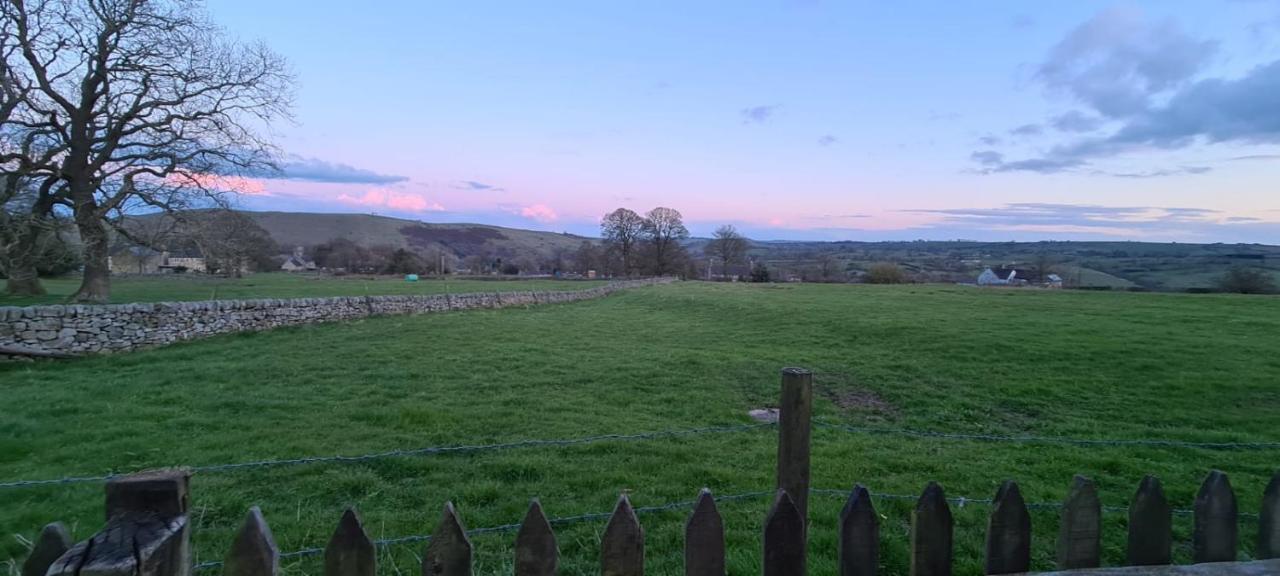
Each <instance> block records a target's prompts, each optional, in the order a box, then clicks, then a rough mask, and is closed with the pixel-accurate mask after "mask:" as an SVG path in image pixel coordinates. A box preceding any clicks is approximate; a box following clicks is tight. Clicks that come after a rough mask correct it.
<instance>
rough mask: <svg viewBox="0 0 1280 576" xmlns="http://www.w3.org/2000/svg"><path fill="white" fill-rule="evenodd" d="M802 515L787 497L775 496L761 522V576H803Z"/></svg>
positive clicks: (784, 494)
mask: <svg viewBox="0 0 1280 576" xmlns="http://www.w3.org/2000/svg"><path fill="white" fill-rule="evenodd" d="M805 570H806V562H805V538H804V516H801V515H800V509H799V508H797V507H796V503H795V501H794V500H792V499H791V496H790V495H789V494H787V491H786V490H778V496H777V497H776V498H775V499H774V501H773V507H772V508H771V509H769V515H768V516H766V517H765V519H764V576H804V575H805Z"/></svg>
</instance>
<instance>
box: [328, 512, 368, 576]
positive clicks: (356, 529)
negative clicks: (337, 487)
mask: <svg viewBox="0 0 1280 576" xmlns="http://www.w3.org/2000/svg"><path fill="white" fill-rule="evenodd" d="M377 554H378V553H377V550H375V549H374V547H373V541H372V540H370V539H369V535H368V534H366V533H365V531H364V525H363V524H361V523H360V515H359V514H357V513H356V510H355V508H347V510H346V511H345V512H343V513H342V518H341V519H340V520H338V528H337V529H335V530H334V531H333V537H331V538H329V545H328V546H325V548H324V576H374V575H375V574H377V572H378V555H377Z"/></svg>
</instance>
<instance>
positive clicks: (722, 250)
mask: <svg viewBox="0 0 1280 576" xmlns="http://www.w3.org/2000/svg"><path fill="white" fill-rule="evenodd" d="M748 246H749V244H748V242H747V239H746V238H743V237H742V234H739V233H738V229H737V228H734V227H733V225H732V224H725V225H724V226H721V227H719V228H716V232H715V238H712V240H711V241H710V242H708V243H707V247H706V249H705V250H704V252H706V254H707V255H708V256H711V257H714V258H717V259H719V260H720V275H721V276H722V277H725V278H728V277H729V267H730V266H732V265H734V264H737V263H739V262H742V259H743V258H745V257H746V256H747V247H748Z"/></svg>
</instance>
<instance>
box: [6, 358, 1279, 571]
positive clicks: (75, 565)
mask: <svg viewBox="0 0 1280 576" xmlns="http://www.w3.org/2000/svg"><path fill="white" fill-rule="evenodd" d="M811 402H812V390H811V374H810V373H808V372H807V371H804V370H800V369H787V370H786V371H784V373H783V402H782V403H781V405H782V406H783V413H782V424H781V425H780V427H779V435H780V439H779V457H780V460H779V462H778V474H777V480H778V485H777V491H776V492H775V498H774V500H773V504H772V506H771V507H770V508H769V510H768V513H767V514H766V516H765V518H764V526H763V534H762V536H763V551H762V563H761V565H762V571H763V573H764V575H765V576H804V575H805V573H806V570H807V553H808V550H807V544H806V542H807V540H806V536H807V530H808V517H807V514H806V510H807V506H806V505H805V504H804V503H805V502H806V501H807V495H808V491H809V488H808V485H809V419H808V415H809V413H810V406H809V404H810V403H811ZM797 413H798V414H802V415H804V417H803V418H797V417H795V415H796V414H797ZM783 446H785V448H784V447H783ZM188 477H189V474H188V473H187V472H185V471H181V470H168V471H157V472H147V473H143V474H138V475H132V476H124V477H120V478H115V479H113V480H111V481H110V482H109V483H108V484H107V487H106V492H107V499H106V501H107V505H106V508H107V514H108V520H107V525H106V528H104V529H103V530H102V531H101V532H99V533H98V534H95V535H94V536H93V537H92V538H90V539H89V540H86V541H84V542H80V543H78V544H75V545H72V544H71V539H70V537H69V535H68V534H67V530H66V528H65V527H63V526H62V525H61V524H59V523H53V524H50V525H48V526H46V527H45V528H44V530H42V531H41V533H40V537H39V538H38V540H37V542H36V543H35V545H34V547H33V549H32V552H31V554H30V556H29V557H28V558H27V560H26V561H25V562H24V563H23V565H22V570H21V574H22V576H85V575H91V576H188V575H189V574H190V573H191V571H192V564H191V550H190V539H189V531H188V526H189V519H188V516H187V515H188V508H189V497H188V493H187V486H188ZM793 489H798V490H802V492H801V495H802V496H801V497H799V498H797V497H796V495H794V494H793V493H792V490H793ZM991 504H992V507H991V513H990V517H989V519H988V523H987V534H986V557H985V563H984V572H985V573H986V574H1015V573H1023V572H1026V571H1027V570H1028V569H1029V568H1030V563H1031V537H1032V530H1031V516H1030V514H1029V512H1028V506H1027V504H1026V502H1025V501H1024V500H1023V497H1022V493H1021V490H1020V489H1019V486H1018V484H1017V483H1016V482H1014V481H1012V480H1006V481H1004V482H1003V483H1002V484H1001V485H1000V487H999V489H998V490H997V492H996V495H995V498H994V499H993V500H992V501H991ZM1128 512H1129V523H1128V535H1127V536H1128V545H1127V561H1128V564H1129V565H1131V566H1144V567H1147V568H1143V569H1142V570H1143V571H1141V572H1134V571H1122V572H1115V571H1114V570H1115V569H1097V567H1098V566H1099V565H1100V564H1101V537H1102V522H1101V514H1102V506H1101V503H1100V501H1099V499H1098V493H1097V488H1096V486H1095V485H1094V483H1093V481H1092V480H1090V479H1088V478H1086V477H1084V476H1076V477H1074V478H1073V479H1072V483H1071V486H1070V489H1069V492H1068V494H1067V497H1066V500H1065V501H1064V503H1063V505H1062V509H1061V515H1060V523H1059V537H1058V541H1057V564H1058V567H1059V569H1060V570H1070V572H1069V573H1070V574H1071V575H1072V576H1084V575H1090V574H1095V575H1103V574H1113V573H1114V574H1139V573H1140V574H1148V575H1152V576H1156V575H1170V576H1172V575H1177V574H1185V575H1205V574H1215V575H1224V576H1253V575H1262V574H1280V558H1278V557H1280V473H1277V474H1276V476H1275V477H1273V478H1272V479H1271V482H1270V484H1269V485H1268V486H1267V488H1266V491H1265V493H1264V495H1263V500H1262V508H1261V512H1260V514H1259V516H1258V519H1259V529H1258V534H1257V538H1258V539H1257V549H1256V555H1257V558H1258V560H1256V561H1252V562H1236V561H1235V560H1236V557H1237V554H1238V544H1239V536H1240V535H1239V524H1238V521H1239V513H1238V510H1237V502H1236V496H1235V492H1234V490H1233V489H1232V487H1231V482H1230V480H1229V479H1228V477H1227V475H1226V474H1224V473H1222V472H1220V471H1217V470H1214V471H1211V472H1210V473H1209V474H1208V476H1207V477H1206V478H1205V480H1204V482H1203V484H1202V485H1201V486H1200V489H1199V492H1198V493H1197V495H1196V498H1195V503H1194V509H1193V514H1194V531H1193V537H1192V542H1191V546H1192V549H1193V557H1194V561H1195V562H1196V563H1197V564H1195V565H1192V566H1168V564H1169V562H1170V560H1171V550H1172V545H1173V543H1172V509H1171V507H1170V505H1169V502H1168V500H1167V499H1166V497H1165V493H1164V489H1163V487H1162V486H1161V483H1160V481H1159V480H1158V479H1156V478H1155V477H1153V476H1147V477H1145V478H1143V479H1142V481H1141V482H1140V483H1139V485H1138V489H1137V491H1136V493H1135V495H1134V497H1133V501H1132V502H1131V504H1130V506H1129V510H1128ZM910 524H911V526H910V548H911V550H910V573H911V575H912V576H949V575H950V574H952V570H953V557H952V556H953V537H954V535H953V527H954V519H953V517H952V512H951V507H950V504H949V503H948V500H947V498H946V494H945V492H944V490H943V487H942V486H941V485H940V484H938V483H936V482H929V483H928V484H927V485H926V486H925V488H924V491H923V492H922V493H921V495H920V497H919V499H918V500H917V501H916V504H915V507H914V510H913V511H912V512H911V523H910ZM837 525H838V531H839V533H838V546H837V549H836V550H835V551H834V554H835V556H836V559H837V565H838V569H839V574H840V576H875V575H876V574H877V573H878V571H879V568H880V567H879V547H880V530H879V516H878V514H877V513H876V509H875V506H874V503H873V502H872V495H871V492H870V491H869V490H868V489H867V488H865V487H863V486H861V485H855V486H854V488H853V489H852V491H851V492H850V493H849V496H848V499H847V500H846V502H845V505H844V507H843V509H842V510H841V511H840V515H839V519H838V524H837ZM428 540H429V542H428V544H427V546H426V549H425V550H424V552H423V555H422V576H470V575H471V573H472V566H473V564H474V559H473V548H472V544H471V541H470V539H469V537H468V536H467V530H466V528H465V527H464V524H463V522H462V518H461V516H460V514H459V511H458V510H456V509H455V508H454V506H453V503H451V502H446V503H445V505H444V510H443V513H442V514H441V517H440V520H439V522H438V523H437V525H436V528H435V530H434V531H433V532H432V534H431V536H430V538H429V539H428ZM514 548H515V564H514V571H515V575H516V576H554V575H555V574H556V573H557V570H558V568H559V550H558V547H557V543H556V535H555V531H554V530H553V529H552V524H551V522H550V521H549V520H548V518H547V516H546V514H545V513H544V511H543V509H542V505H541V504H540V503H539V502H538V500H536V499H535V500H533V501H532V502H530V505H529V509H528V512H527V513H526V514H525V517H524V520H523V522H521V524H520V525H519V531H518V532H517V533H516V536H515V546H514ZM323 552H324V575H325V576H375V574H376V572H377V549H376V547H375V545H374V542H373V541H372V540H371V539H370V538H369V536H368V534H367V533H366V532H365V529H364V526H363V525H362V523H361V521H360V516H359V514H358V513H357V511H356V510H355V509H354V508H348V509H347V510H346V511H345V512H344V513H343V514H342V516H341V518H340V519H339V520H338V523H337V526H336V528H335V530H334V532H333V536H332V537H331V538H330V540H329V543H328V545H327V546H326V547H325V549H324V551H323ZM280 556H281V555H280V552H279V550H278V549H277V547H276V544H275V541H274V539H273V538H272V535H271V529H270V527H269V526H268V524H267V520H266V518H264V517H263V515H262V512H261V511H260V510H259V509H258V508H257V507H253V508H251V509H250V510H249V512H248V514H247V515H246V517H245V520H244V524H243V525H242V527H241V528H240V531H239V532H238V533H237V535H236V537H235V540H234V541H233V543H232V545H231V547H230V549H229V550H228V552H227V554H226V556H225V560H224V562H223V563H222V565H223V575H224V576H276V575H277V574H279V571H280ZM684 558H685V574H686V575H687V576H725V574H726V561H725V559H726V552H725V525H724V520H723V518H722V517H721V515H720V512H719V510H718V509H717V507H716V500H715V498H714V496H713V495H712V493H711V492H710V491H709V490H707V489H703V490H702V491H701V492H700V493H699V494H698V497H697V500H696V501H695V502H694V504H693V507H692V510H691V511H690V515H689V517H688V520H687V522H686V524H685V544H684ZM644 561H645V537H644V528H643V527H642V526H641V524H640V520H639V518H638V517H637V515H636V510H635V508H633V507H632V505H631V501H630V499H629V497H628V496H627V495H626V494H625V493H624V494H622V495H620V496H619V497H618V501H617V505H616V506H615V508H614V510H613V513H612V515H611V516H610V517H609V521H608V523H607V524H606V526H605V528H604V532H603V535H602V537H601V542H600V573H601V574H602V575H603V576H643V574H644V569H645V565H644ZM1205 563H1213V564H1205ZM1063 574H1064V575H1065V574H1067V573H1063Z"/></svg>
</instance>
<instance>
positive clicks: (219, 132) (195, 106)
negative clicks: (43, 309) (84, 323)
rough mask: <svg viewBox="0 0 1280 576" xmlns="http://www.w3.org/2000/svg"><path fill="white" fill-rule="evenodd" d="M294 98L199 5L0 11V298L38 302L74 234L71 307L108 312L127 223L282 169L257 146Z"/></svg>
mask: <svg viewBox="0 0 1280 576" xmlns="http://www.w3.org/2000/svg"><path fill="white" fill-rule="evenodd" d="M292 86H293V78H292V76H291V74H290V73H289V71H288V68H287V66H286V63H285V61H284V60H283V59H282V58H281V57H280V56H278V55H277V54H275V53H274V52H272V51H271V50H270V49H268V48H267V47H266V46H265V45H263V44H261V43H244V42H240V41H238V40H236V39H234V38H233V37H232V36H230V35H228V34H226V33H225V32H224V31H223V30H222V29H221V28H220V27H218V26H217V25H216V24H214V23H213V22H212V21H210V19H209V18H208V16H207V15H206V13H205V11H204V10H203V6H202V5H201V4H200V3H199V2H194V1H188V0H110V1H108V0H0V213H3V215H2V216H0V218H2V220H0V224H3V226H2V228H3V233H2V234H0V259H2V260H3V261H4V263H3V269H4V270H5V272H6V276H7V283H6V290H7V291H9V292H11V293H17V294H39V293H42V292H43V287H42V286H41V284H40V280H39V272H40V268H41V266H42V265H45V266H47V260H46V258H47V257H48V256H49V250H50V247H52V246H57V245H58V244H59V241H60V240H61V239H62V236H63V235H64V234H65V233H66V232H68V231H69V230H74V232H75V234H76V236H78V241H79V253H78V255H77V258H78V260H79V263H80V265H81V266H83V276H82V281H81V285H80V287H79V289H78V290H77V291H76V293H75V295H74V297H73V299H74V300H76V301H80V302H103V301H106V300H107V299H108V298H109V297H110V293H111V285H110V269H109V265H108V257H109V253H110V250H111V242H112V238H113V231H114V232H118V233H121V234H125V235H127V234H128V231H127V230H124V227H123V223H124V222H126V221H127V218H126V217H127V216H128V215H129V214H137V213H147V212H169V213H181V212H183V211H187V210H191V209H195V208H211V207H225V206H227V205H228V204H229V203H230V198H229V197H228V188H229V187H228V186H227V184H226V183H227V182H228V181H234V179H235V178H237V177H254V176H261V175H264V174H268V173H272V172H275V171H277V170H278V166H277V162H276V158H277V157H278V151H277V150H276V149H275V148H274V146H272V145H271V143H270V142H268V141H267V139H266V137H265V136H264V135H265V134H266V127H267V126H269V125H270V124H271V123H272V122H274V121H276V120H278V119H281V118H288V117H289V114H290V107H291V100H292ZM64 246H65V244H64ZM231 252H233V253H234V252H237V251H236V250H232V251H231ZM232 258H233V259H234V258H236V257H235V256H232Z"/></svg>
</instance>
